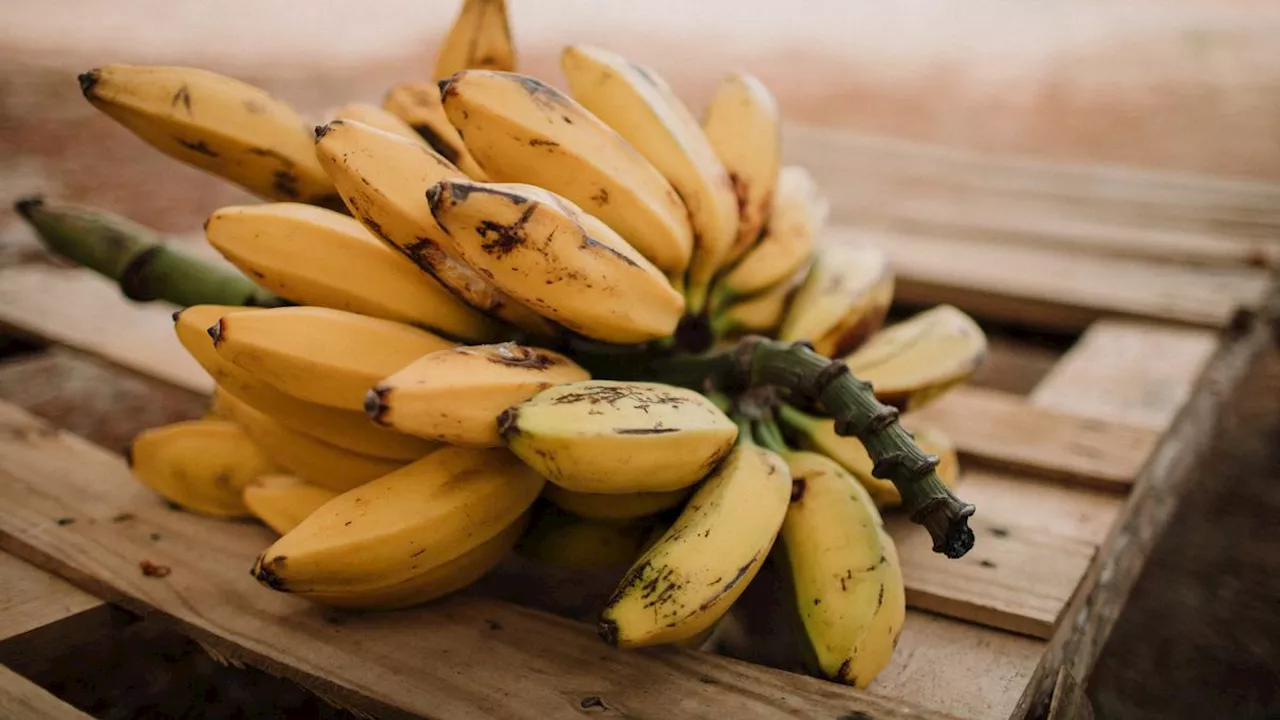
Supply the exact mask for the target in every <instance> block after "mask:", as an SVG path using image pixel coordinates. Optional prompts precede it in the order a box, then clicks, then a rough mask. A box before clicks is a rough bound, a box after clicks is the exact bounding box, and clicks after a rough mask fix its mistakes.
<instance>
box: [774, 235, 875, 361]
mask: <svg viewBox="0 0 1280 720" xmlns="http://www.w3.org/2000/svg"><path fill="white" fill-rule="evenodd" d="M892 299H893V272H892V271H891V270H890V268H889V261H888V259H887V258H885V255H884V252H882V251H881V250H880V249H879V248H877V247H875V246H874V245H871V244H869V243H857V244H854V243H848V244H844V243H842V244H824V245H819V246H818V249H817V251H816V252H815V257H814V260H813V267H812V268H811V269H810V270H809V275H808V276H807V277H806V278H805V282H804V285H802V286H801V287H800V289H799V290H798V291H796V295H795V298H793V299H792V301H791V307H790V308H789V309H788V310H787V317H786V319H785V320H783V322H782V327H781V328H780V329H779V330H778V339H779V340H808V341H809V342H811V343H813V349H814V350H816V351H817V352H819V353H821V354H823V355H826V356H827V357H839V356H840V355H843V354H844V353H847V352H849V351H850V350H852V349H853V348H855V347H857V346H858V345H860V344H862V342H863V341H864V340H866V339H867V338H868V337H870V336H871V335H872V334H873V333H874V332H875V331H876V330H878V329H879V328H880V325H881V323H883V322H884V316H885V314H886V313H888V311H889V303H890V301H891V300H892Z"/></svg>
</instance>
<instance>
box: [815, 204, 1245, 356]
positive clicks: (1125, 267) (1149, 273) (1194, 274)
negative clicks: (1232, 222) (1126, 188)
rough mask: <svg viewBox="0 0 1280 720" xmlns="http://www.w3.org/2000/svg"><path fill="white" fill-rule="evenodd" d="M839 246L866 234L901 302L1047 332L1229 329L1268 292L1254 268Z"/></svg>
mask: <svg viewBox="0 0 1280 720" xmlns="http://www.w3.org/2000/svg"><path fill="white" fill-rule="evenodd" d="M828 237H829V238H830V239H831V240H832V241H835V242H849V241H853V240H856V239H863V240H870V241H871V242H874V243H876V244H878V245H880V246H881V247H883V248H884V250H885V252H886V253H888V255H889V258H890V261H891V262H892V264H893V266H894V269H895V271H896V273H897V277H898V284H897V288H896V290H895V299H897V300H900V301H904V302H908V303H913V304H925V305H932V304H938V303H951V304H954V305H956V306H958V307H960V308H961V309H963V310H965V311H967V312H970V313H972V314H975V315H978V316H982V317H986V318H989V319H993V320H1002V321H1013V322H1018V323H1022V324H1027V325H1032V326H1036V327H1041V328H1060V329H1068V330H1080V329H1084V328H1085V327H1086V326H1087V325H1088V324H1089V323H1091V322H1093V321H1094V320H1097V319H1099V318H1101V317H1104V316H1108V315H1125V316H1133V317H1142V318H1151V319H1158V320H1171V321H1176V322H1180V323H1187V324H1191V325H1201V326H1206V327H1225V326H1227V325H1229V324H1230V323H1231V322H1232V321H1233V320H1234V319H1235V317H1236V315H1237V313H1238V312H1240V311H1241V310H1244V309H1256V308H1257V307H1259V306H1260V305H1261V303H1262V301H1263V299H1264V298H1265V296H1266V292H1267V288H1268V283H1269V282H1270V280H1269V275H1268V274H1267V272H1266V271H1264V270H1260V269H1256V268H1193V267H1182V266H1178V265H1170V264H1167V263H1157V262H1152V261H1138V260H1130V259H1120V258H1111V257H1103V256H1097V255H1084V254H1080V253H1074V252H1068V251H1064V250H1056V249H1048V248H1034V247H1022V246H1012V245H1009V244H1007V243H997V242H982V241H975V240H959V239H955V238H941V237H932V236H917V235H908V234H905V233H892V234H890V233H887V232H874V231H866V230H856V229H851V228H848V227H842V228H833V229H831V230H830V231H829V232H828Z"/></svg>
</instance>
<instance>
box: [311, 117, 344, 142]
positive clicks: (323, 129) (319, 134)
mask: <svg viewBox="0 0 1280 720" xmlns="http://www.w3.org/2000/svg"><path fill="white" fill-rule="evenodd" d="M341 124H342V121H341V120H332V121H330V122H328V123H326V124H324V125H317V126H316V142H319V141H321V140H323V139H324V136H325V135H328V134H329V131H330V130H332V129H333V126H334V125H341Z"/></svg>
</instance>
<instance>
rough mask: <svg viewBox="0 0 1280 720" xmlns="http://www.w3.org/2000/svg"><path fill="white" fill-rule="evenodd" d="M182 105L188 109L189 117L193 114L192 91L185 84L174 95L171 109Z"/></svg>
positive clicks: (170, 103)
mask: <svg viewBox="0 0 1280 720" xmlns="http://www.w3.org/2000/svg"><path fill="white" fill-rule="evenodd" d="M179 104H181V105H182V107H183V108H185V109H186V111H187V115H190V114H191V89H190V88H188V87H187V84H186V83H183V84H182V86H181V87H179V88H178V91H177V92H175V93H174V94H173V99H172V100H170V101H169V107H178V105H179Z"/></svg>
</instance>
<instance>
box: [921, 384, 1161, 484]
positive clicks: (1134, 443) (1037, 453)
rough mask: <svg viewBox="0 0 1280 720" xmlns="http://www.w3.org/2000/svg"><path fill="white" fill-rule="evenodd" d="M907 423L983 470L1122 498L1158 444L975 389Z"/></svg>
mask: <svg viewBox="0 0 1280 720" xmlns="http://www.w3.org/2000/svg"><path fill="white" fill-rule="evenodd" d="M906 421H907V422H908V423H910V424H914V425H916V426H919V427H926V426H928V427H936V428H939V429H941V430H943V431H944V432H946V433H947V434H948V435H949V436H950V437H951V439H952V440H954V441H955V443H956V446H957V448H958V449H959V450H960V452H961V453H962V454H963V455H966V456H968V457H970V458H972V459H974V460H976V461H978V462H981V463H983V464H984V465H990V466H995V467H1002V468H1006V469H1011V470H1021V471H1024V472H1027V473H1031V474H1035V475H1043V476H1048V477H1055V478H1061V479H1064V480H1071V481H1075V482H1079V483H1082V484H1086V485H1095V486H1098V487H1105V488H1111V489H1114V490H1120V491H1126V490H1127V489H1128V487H1129V485H1130V484H1132V483H1133V478H1134V477H1136V476H1137V474H1138V471H1139V470H1141V469H1142V464H1143V463H1144V462H1145V461H1146V459H1147V456H1148V455H1149V454H1150V453H1151V450H1152V449H1153V448H1154V447H1155V445H1156V441H1157V440H1158V439H1159V435H1158V434H1157V433H1156V432H1154V431H1152V430H1148V429H1146V428H1135V427H1130V426H1128V425H1123V424H1120V423H1114V422H1106V421H1102V420H1092V419H1082V418H1078V417H1073V416H1071V415H1067V414H1065V413H1060V412H1056V411H1053V410H1047V409H1044V408H1041V407H1037V406H1035V405H1032V404H1031V403H1029V402H1027V400H1025V399H1024V398H1020V397H1017V396H1016V395H1011V394H1009V393H1003V392H999V391H997V390H987V389H984V388H977V387H960V388H957V389H955V390H953V391H951V392H949V393H947V394H946V395H945V396H943V397H942V398H939V399H938V400H937V401H936V402H934V403H932V404H930V405H927V406H925V407H924V409H922V410H919V411H916V412H913V413H910V414H909V415H908V416H907V420H906Z"/></svg>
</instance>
